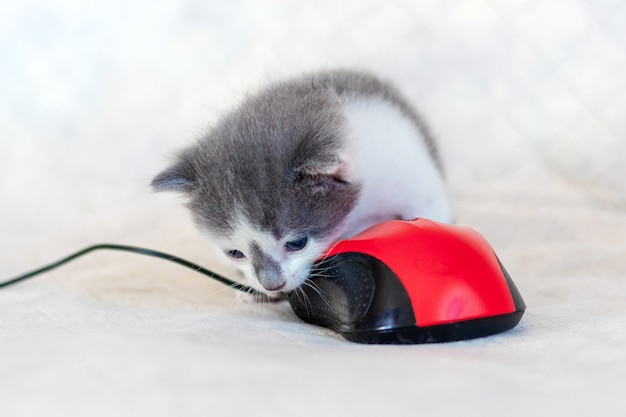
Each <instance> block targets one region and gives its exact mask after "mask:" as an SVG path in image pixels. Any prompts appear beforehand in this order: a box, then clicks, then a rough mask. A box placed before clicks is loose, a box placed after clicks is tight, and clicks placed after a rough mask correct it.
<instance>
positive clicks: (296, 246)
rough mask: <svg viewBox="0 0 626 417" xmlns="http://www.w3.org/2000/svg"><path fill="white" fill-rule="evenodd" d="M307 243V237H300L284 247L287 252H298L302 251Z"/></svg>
mask: <svg viewBox="0 0 626 417" xmlns="http://www.w3.org/2000/svg"><path fill="white" fill-rule="evenodd" d="M308 241H309V238H308V237H306V236H302V237H299V238H298V239H294V240H290V241H289V242H287V243H285V247H286V248H287V250H289V251H292V252H297V251H299V250H302V249H304V247H305V246H306V243H307V242H308Z"/></svg>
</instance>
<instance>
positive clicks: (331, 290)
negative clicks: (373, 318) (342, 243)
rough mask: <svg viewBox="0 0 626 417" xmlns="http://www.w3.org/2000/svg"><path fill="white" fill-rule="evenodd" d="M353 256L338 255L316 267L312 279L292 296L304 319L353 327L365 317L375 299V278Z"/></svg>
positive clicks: (290, 296)
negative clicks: (333, 322)
mask: <svg viewBox="0 0 626 417" xmlns="http://www.w3.org/2000/svg"><path fill="white" fill-rule="evenodd" d="M351 255H352V254H350V253H345V254H341V255H336V256H334V257H331V258H327V259H325V260H323V261H321V262H319V263H317V264H315V265H314V266H313V268H312V269H311V274H310V277H309V279H307V281H306V282H305V283H304V284H303V285H302V286H301V287H300V288H299V289H298V290H296V291H294V292H292V293H291V294H290V295H289V302H290V304H291V305H292V308H293V309H294V310H295V311H296V313H297V314H298V315H299V316H300V317H301V318H303V319H305V320H306V319H313V320H319V319H321V320H332V321H336V322H339V323H341V324H344V325H351V324H353V323H355V322H358V321H359V320H361V318H362V317H363V316H364V315H365V313H366V312H367V311H368V309H369V307H370V304H371V302H372V299H373V296H374V279H373V278H372V274H371V271H370V269H369V268H368V267H367V266H366V265H365V264H363V263H361V262H358V261H355V260H354V259H352V258H353V257H352V256H351ZM301 314H302V315H301ZM303 316H304V317H303Z"/></svg>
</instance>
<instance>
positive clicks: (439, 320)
mask: <svg viewBox="0 0 626 417" xmlns="http://www.w3.org/2000/svg"><path fill="white" fill-rule="evenodd" d="M345 252H361V253H365V254H367V255H370V256H373V257H375V258H377V259H378V260H380V261H382V262H384V263H385V264H386V265H387V266H388V267H389V268H390V269H391V270H392V271H393V272H394V273H395V274H396V275H397V276H398V278H399V279H400V281H401V282H402V284H403V285H404V287H405V289H406V291H407V293H408V294H409V297H410V299H411V303H412V306H413V310H414V313H415V319H416V322H417V325H418V326H420V327H426V326H433V325H438V324H446V323H451V322H456V321H460V320H470V319H476V318H483V317H492V316H498V315H502V314H507V313H512V312H514V311H515V303H514V301H513V297H512V295H511V291H510V289H509V287H508V284H507V282H506V278H505V276H504V273H503V271H502V268H501V266H500V263H499V261H498V259H497V257H496V255H495V253H494V251H493V249H492V248H491V245H490V244H489V243H488V242H487V240H486V239H485V238H484V237H483V236H482V235H481V234H480V233H478V232H476V231H475V230H473V229H471V228H469V227H463V226H454V225H449V224H444V223H439V222H434V221H431V220H427V219H417V220H413V221H401V220H398V221H389V222H384V223H381V224H378V225H376V226H374V227H371V228H370V229H368V230H366V231H364V232H362V233H360V234H359V235H357V236H355V237H353V238H351V239H348V240H343V241H341V242H339V243H338V244H337V245H335V246H334V247H332V248H331V249H330V250H329V252H328V253H327V256H332V255H337V254H339V253H345Z"/></svg>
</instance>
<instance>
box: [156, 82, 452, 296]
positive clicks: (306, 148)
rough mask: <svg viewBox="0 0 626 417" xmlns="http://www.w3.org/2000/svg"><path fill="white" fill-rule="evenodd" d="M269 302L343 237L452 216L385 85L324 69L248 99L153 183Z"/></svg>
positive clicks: (432, 154) (424, 139)
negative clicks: (183, 201)
mask: <svg viewBox="0 0 626 417" xmlns="http://www.w3.org/2000/svg"><path fill="white" fill-rule="evenodd" d="M152 187H153V189H154V190H156V191H176V192H181V193H183V194H185V195H186V197H187V206H188V207H189V209H190V210H191V213H192V215H193V218H194V221H195V223H196V224H197V226H198V227H199V228H200V229H201V230H202V231H203V232H204V233H205V234H206V235H207V236H208V237H209V239H210V240H211V241H212V242H213V243H214V244H215V245H216V246H217V247H218V248H219V249H220V250H221V252H222V253H224V256H225V259H230V260H231V261H233V262H235V265H236V266H237V269H238V270H239V271H240V272H241V273H242V275H243V276H244V277H245V278H246V279H247V281H248V283H249V284H250V285H251V286H252V287H254V288H256V289H258V290H260V291H263V292H265V293H266V294H268V295H269V296H270V297H275V296H278V295H280V293H281V292H287V291H291V290H294V289H296V288H297V287H298V286H300V285H301V284H302V283H303V282H304V280H305V279H306V277H307V275H308V273H309V270H310V267H311V264H312V263H313V262H314V261H315V260H316V259H318V258H319V257H320V256H321V255H323V253H324V252H325V251H326V250H327V249H328V247H329V246H330V245H332V244H333V243H334V242H336V241H337V240H339V239H342V238H347V237H350V236H353V235H355V234H357V233H359V232H361V231H363V230H364V229H366V228H368V227H370V226H372V225H374V224H376V223H379V222H382V221H385V220H390V219H414V218H417V217H427V218H430V219H434V220H438V221H444V222H449V221H452V210H451V208H450V204H449V201H448V197H447V193H446V189H445V185H444V181H443V175H442V164H441V160H440V158H439V155H438V152H437V147H436V145H435V142H434V140H433V138H432V137H431V136H430V134H429V133H428V130H427V129H426V127H425V125H424V123H423V122H422V120H421V119H420V117H419V116H418V115H417V113H416V112H415V111H414V110H413V109H412V108H411V106H410V105H409V104H408V102H407V101H406V100H405V99H404V98H403V97H402V96H401V95H400V94H399V92H398V91H397V90H396V89H395V88H394V87H393V86H392V85H390V84H389V83H386V82H383V81H381V80H379V79H378V78H376V77H375V76H373V75H371V74H368V73H361V72H352V71H325V72H317V73H313V74H307V75H303V76H300V77H297V78H293V79H289V80H287V81H283V82H278V83H275V84H273V85H270V86H269V87H267V88H265V89H264V90H262V91H260V92H259V93H257V94H256V95H252V96H250V97H247V98H246V99H245V100H244V101H243V102H242V103H241V104H240V106H239V107H237V108H236V109H234V110H233V111H232V112H230V113H228V114H226V115H225V116H223V117H222V118H221V119H220V120H219V121H218V122H217V123H216V124H215V126H214V127H213V128H212V129H210V131H208V132H207V133H206V134H205V135H204V136H203V137H201V138H200V139H199V140H198V141H197V142H196V143H194V144H193V145H191V146H189V147H187V148H186V149H183V150H182V151H181V152H180V153H179V154H178V155H177V157H176V159H175V161H174V163H173V164H172V165H171V166H170V167H169V168H167V169H166V170H164V171H163V172H161V173H160V174H159V175H157V176H156V177H155V178H154V180H153V181H152Z"/></svg>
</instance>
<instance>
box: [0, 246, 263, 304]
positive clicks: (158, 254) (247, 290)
mask: <svg viewBox="0 0 626 417" xmlns="http://www.w3.org/2000/svg"><path fill="white" fill-rule="evenodd" d="M100 249H107V250H117V251H124V252H133V253H137V254H140V255H146V256H153V257H155V258H161V259H165V260H168V261H171V262H174V263H177V264H179V265H182V266H185V267H187V268H191V269H193V270H194V271H196V272H199V273H201V274H204V275H206V276H208V277H210V278H213V279H215V280H217V281H219V282H221V283H222V284H226V285H228V286H229V287H231V288H234V289H236V290H239V291H243V292H245V293H248V294H253V295H260V294H261V293H260V292H259V291H257V290H255V289H254V288H252V287H248V286H247V285H243V284H240V283H238V282H235V281H232V280H230V279H228V278H226V277H223V276H221V275H219V274H216V273H215V272H213V271H209V270H208V269H206V268H203V267H201V266H200V265H198V264H195V263H193V262H190V261H187V260H185V259H182V258H179V257H177V256H174V255H170V254H167V253H164V252H159V251H156V250H152V249H146V248H140V247H137V246H127V245H117V244H113V243H102V244H98V245H92V246H89V247H86V248H85V249H83V250H80V251H78V252H76V253H73V254H71V255H69V256H66V257H65V258H63V259H60V260H58V261H56V262H53V263H51V264H49V265H46V266H43V267H41V268H39V269H36V270H34V271H31V272H28V273H26V274H23V275H20V276H18V277H16V278H13V279H10V280H8V281H5V282H0V288H4V287H8V286H9V285H13V284H17V283H18V282H20V281H24V280H26V279H28V278H32V277H34V276H36V275H40V274H43V273H44V272H48V271H50V270H52V269H54V268H57V267H59V266H61V265H64V264H66V263H67V262H70V261H72V260H74V259H76V258H78V257H80V256H83V255H86V254H87V253H89V252H93V251H95V250H100Z"/></svg>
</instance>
